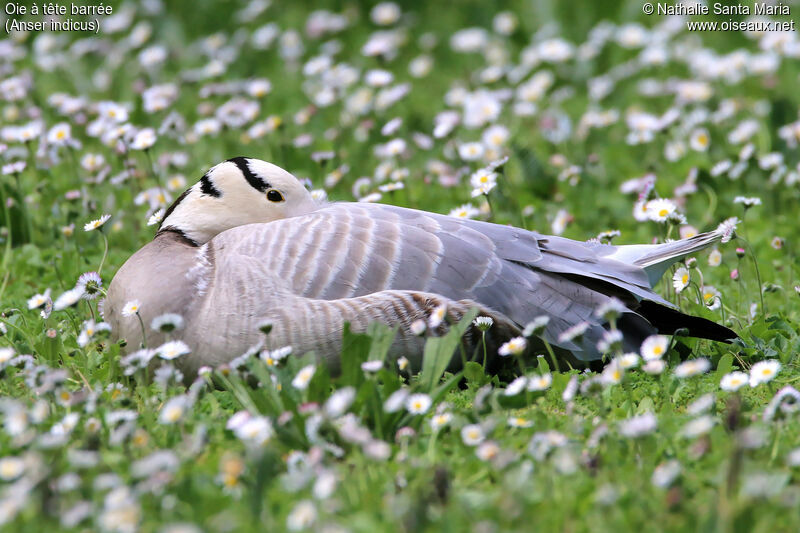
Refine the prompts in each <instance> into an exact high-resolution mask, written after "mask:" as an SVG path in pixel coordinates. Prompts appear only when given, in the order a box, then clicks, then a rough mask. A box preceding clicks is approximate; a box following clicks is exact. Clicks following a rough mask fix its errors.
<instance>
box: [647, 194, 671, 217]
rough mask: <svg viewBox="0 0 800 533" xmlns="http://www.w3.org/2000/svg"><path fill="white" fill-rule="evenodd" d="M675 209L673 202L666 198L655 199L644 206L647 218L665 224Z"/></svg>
mask: <svg viewBox="0 0 800 533" xmlns="http://www.w3.org/2000/svg"><path fill="white" fill-rule="evenodd" d="M677 208H678V206H676V205H675V202H673V201H672V200H668V199H666V198H656V199H654V200H650V201H649V202H647V203H646V204H645V210H646V211H647V218H649V219H650V220H652V221H654V222H666V220H667V219H668V218H669V216H670V215H672V214H673V213H674V212H675V210H676V209H677Z"/></svg>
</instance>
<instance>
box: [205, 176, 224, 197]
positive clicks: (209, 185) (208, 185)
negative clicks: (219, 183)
mask: <svg viewBox="0 0 800 533" xmlns="http://www.w3.org/2000/svg"><path fill="white" fill-rule="evenodd" d="M200 192H202V193H203V194H207V195H209V196H213V197H214V198H219V197H220V196H222V193H221V192H219V189H217V188H216V187H214V183H213V182H212V181H211V178H209V177H208V172H206V173H205V175H204V176H203V177H202V178H200Z"/></svg>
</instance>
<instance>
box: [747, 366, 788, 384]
mask: <svg viewBox="0 0 800 533" xmlns="http://www.w3.org/2000/svg"><path fill="white" fill-rule="evenodd" d="M780 369H781V364H780V362H778V361H775V360H768V361H759V362H758V363H756V364H754V365H753V366H752V367H750V386H751V387H757V386H759V385H761V384H762V383H767V382H768V381H772V378H774V377H775V376H776V375H777V374H778V372H779V371H780Z"/></svg>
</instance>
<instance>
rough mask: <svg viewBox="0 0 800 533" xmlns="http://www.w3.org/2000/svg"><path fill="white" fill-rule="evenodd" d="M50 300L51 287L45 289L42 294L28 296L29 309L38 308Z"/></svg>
mask: <svg viewBox="0 0 800 533" xmlns="http://www.w3.org/2000/svg"><path fill="white" fill-rule="evenodd" d="M48 300H50V289H47V290H45V291H44V292H43V293H41V294H34V295H33V296H31V297H30V298H28V309H38V308H40V307H42V306H44V305H45V304H46V303H47V301H48Z"/></svg>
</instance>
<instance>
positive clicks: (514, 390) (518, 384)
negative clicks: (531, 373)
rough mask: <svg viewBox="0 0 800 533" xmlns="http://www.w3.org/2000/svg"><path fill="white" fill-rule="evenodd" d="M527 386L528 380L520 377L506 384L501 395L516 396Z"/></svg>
mask: <svg viewBox="0 0 800 533" xmlns="http://www.w3.org/2000/svg"><path fill="white" fill-rule="evenodd" d="M527 384H528V378H526V377H525V376H520V377H518V378H516V379H514V381H512V382H511V383H509V384H508V386H507V387H506V390H504V391H503V394H504V395H506V396H516V395H517V394H519V393H520V392H522V391H523V390H525V386H526V385H527Z"/></svg>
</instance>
